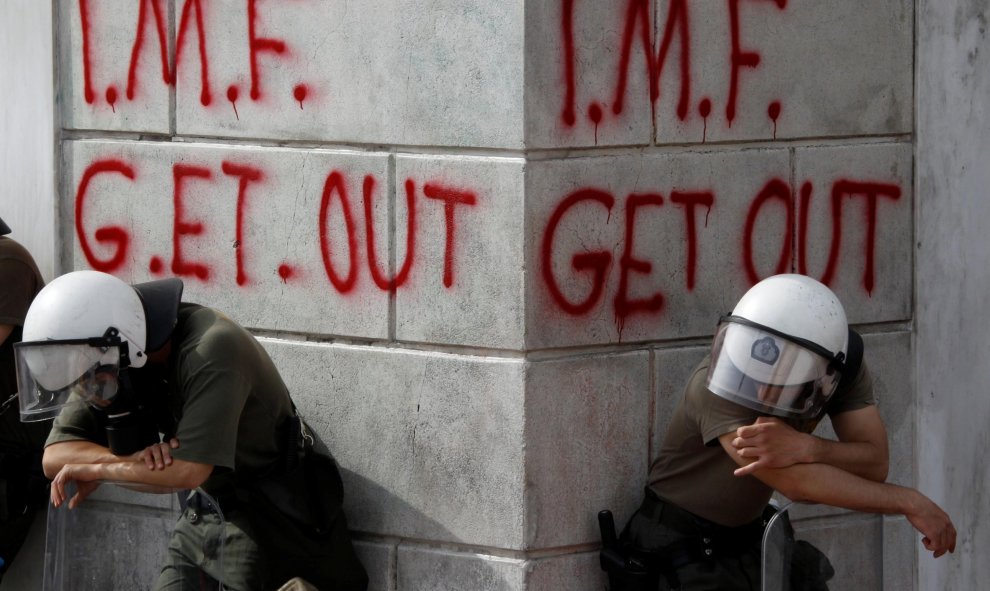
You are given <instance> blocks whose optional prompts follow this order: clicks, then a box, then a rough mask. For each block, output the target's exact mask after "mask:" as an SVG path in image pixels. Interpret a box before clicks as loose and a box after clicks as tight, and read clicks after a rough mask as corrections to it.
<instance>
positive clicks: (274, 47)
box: [78, 0, 310, 119]
mask: <svg viewBox="0 0 990 591" xmlns="http://www.w3.org/2000/svg"><path fill="white" fill-rule="evenodd" d="M258 2H259V0H247V2H246V11H247V15H246V16H247V24H248V26H247V32H246V36H247V48H248V58H249V59H248V64H247V65H248V73H249V75H250V80H251V84H250V90H249V96H250V98H251V100H252V101H258V100H261V98H262V94H263V93H262V67H261V63H260V58H261V56H262V55H263V54H273V55H275V56H279V57H285V56H286V55H287V54H288V53H289V46H288V44H287V43H286V42H285V41H284V40H283V39H275V38H270V37H263V36H261V35H260V34H259V32H258V28H259V20H260V19H259V16H258V8H257V5H258ZM176 4H177V5H178V2H177V3H176ZM78 6H79V14H80V29H81V31H80V34H81V37H82V65H83V88H84V90H83V96H84V99H85V101H86V103H88V104H91V105H92V104H94V103H95V101H96V97H97V93H96V90H95V87H94V82H93V79H94V60H93V55H94V54H95V53H98V50H99V47H98V46H96V41H97V39H95V38H94V33H93V24H94V23H93V18H94V14H93V10H92V7H91V6H90V0H78ZM208 6H209V3H205V2H203V0H184V2H183V3H182V7H181V10H180V13H179V15H180V16H179V22H178V26H177V31H176V40H175V48H174V50H175V58H174V65H172V66H170V64H169V56H170V53H169V38H168V34H167V19H166V13H165V8H164V5H163V0H138V15H137V21H136V23H135V29H134V30H135V35H134V43H133V45H132V46H131V51H130V59H129V60H128V62H127V86H126V88H125V96H126V97H127V99H128V100H129V101H134V100H135V99H137V98H138V97H139V96H140V95H141V85H140V67H139V62H140V58H141V54H142V52H143V51H144V48H145V41H146V39H147V37H148V29H149V27H152V26H153V27H154V32H155V34H156V37H157V40H158V53H159V56H160V61H161V77H162V81H163V82H164V84H165V86H166V87H168V86H175V84H176V80H177V78H178V70H179V65H180V64H181V63H182V56H183V52H184V51H185V50H186V49H187V45H189V44H190V43H192V41H190V40H189V39H188V37H189V35H190V30H191V28H195V34H196V41H195V42H196V45H197V50H198V52H199V80H200V94H199V101H200V103H201V104H202V105H203V106H209V105H210V104H211V103H212V102H213V91H212V89H211V76H210V52H209V49H208V45H209V43H208V42H209V40H210V39H211V36H210V35H209V33H210V29H209V24H208V23H207V12H206V11H205V9H206V8H207V7H208ZM97 16H99V17H102V18H109V16H104V15H102V14H98V15H97ZM291 91H292V96H293V97H294V99H295V101H296V102H298V103H299V106H300V108H302V105H303V102H304V101H305V100H306V98H307V97H308V95H309V92H310V89H309V86H308V85H307V84H305V83H299V84H296V85H295V86H294V87H293V88H292V89H291ZM106 99H107V103H108V104H110V106H111V108H113V110H114V112H116V110H117V105H116V102H117V100H118V91H117V89H116V88H114V87H112V86H111V87H109V88H107V90H106ZM237 99H238V89H237V87H236V86H235V85H231V86H229V87H228V89H227V100H229V101H230V102H231V104H232V106H233V107H234V113H235V115H236V116H237V118H238V119H240V115H239V114H238V113H237V104H236V103H237Z"/></svg>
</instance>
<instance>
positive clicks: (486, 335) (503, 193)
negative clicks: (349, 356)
mask: <svg viewBox="0 0 990 591" xmlns="http://www.w3.org/2000/svg"><path fill="white" fill-rule="evenodd" d="M524 166H525V160H523V159H521V158H492V157H484V158H481V157H477V158H471V157H462V156H459V157H455V156H412V155H409V156H406V155H400V156H398V157H397V158H396V163H395V183H396V190H395V196H396V197H395V203H396V204H395V206H394V207H395V211H396V215H395V230H394V231H393V232H392V235H393V236H394V240H395V245H394V247H393V250H394V251H395V253H396V255H395V262H394V264H393V267H394V268H395V269H398V270H399V272H401V269H402V268H403V267H404V266H405V265H406V264H408V265H409V269H410V273H409V275H408V282H407V283H405V284H403V288H402V289H401V290H400V291H397V294H396V303H395V318H396V320H395V323H396V327H395V338H397V339H399V340H401V341H413V342H427V343H449V344H454V345H471V346H477V347H488V348H497V349H514V350H520V349H523V348H524V344H525V343H524V338H525V316H524V310H525V299H524V297H523V286H524V285H525V283H526V282H527V280H528V275H527V273H526V271H527V270H526V267H525V260H524V256H523V247H524V244H525V232H524V227H523V224H522V223H520V220H521V219H522V217H523V209H524V207H525V205H524V197H525V193H524V186H523V173H524ZM417 179H422V180H419V181H418V180H417ZM410 183H412V184H410ZM410 189H412V190H413V192H414V193H415V194H417V195H418V197H417V201H416V202H415V205H414V207H415V210H416V211H415V216H414V219H413V220H410V216H409V207H408V199H407V196H408V191H409V190H410ZM410 232H413V233H414V234H415V237H416V238H415V243H414V249H413V250H414V252H412V253H410V252H409V248H408V246H409V241H408V236H409V233H410ZM393 276H395V273H394V272H393Z"/></svg>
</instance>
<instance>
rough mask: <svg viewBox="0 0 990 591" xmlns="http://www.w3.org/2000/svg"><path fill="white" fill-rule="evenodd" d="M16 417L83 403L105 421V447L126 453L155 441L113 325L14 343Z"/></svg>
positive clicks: (46, 415)
mask: <svg viewBox="0 0 990 591" xmlns="http://www.w3.org/2000/svg"><path fill="white" fill-rule="evenodd" d="M14 356H15V359H16V364H17V387H18V397H19V398H20V411H21V420H22V421H25V422H28V421H41V420H45V419H50V418H53V417H55V416H57V415H58V414H59V413H60V412H62V410H63V409H67V408H72V407H78V406H81V405H88V406H89V408H90V409H92V411H93V412H94V413H96V415H97V417H98V419H99V421H100V423H101V424H102V425H105V428H106V435H107V441H108V444H109V447H110V451H111V452H112V453H113V454H114V455H117V456H125V455H129V454H132V453H134V452H136V451H139V450H142V449H144V448H145V447H147V446H149V445H152V444H153V443H157V442H158V441H159V435H158V429H157V426H156V423H155V420H154V417H153V416H152V413H151V412H150V408H149V406H148V405H147V404H143V401H142V399H141V396H139V395H138V393H137V392H135V391H134V388H133V387H132V383H131V379H130V375H129V372H130V370H129V368H128V362H127V360H128V358H129V357H128V344H127V342H126V341H123V340H122V339H121V338H120V335H119V332H118V331H117V329H115V328H109V329H107V331H106V333H104V335H103V336H102V337H93V338H88V339H66V340H50V341H33V342H21V343H17V344H15V345H14Z"/></svg>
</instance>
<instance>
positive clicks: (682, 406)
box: [622, 357, 875, 591]
mask: <svg viewBox="0 0 990 591" xmlns="http://www.w3.org/2000/svg"><path fill="white" fill-rule="evenodd" d="M709 362H710V359H709V358H708V357H706V358H705V359H704V360H702V362H701V363H700V364H698V366H697V367H696V368H695V370H694V372H693V373H692V375H691V378H690V379H689V381H688V384H687V386H686V388H685V393H684V396H683V397H682V399H681V401H680V403H679V404H678V405H677V408H676V409H675V411H674V414H673V416H672V418H671V421H670V425H669V426H668V429H667V434H666V436H665V438H664V442H663V445H662V446H661V450H660V454H659V456H658V457H657V459H656V460H655V461H654V462H653V465H652V466H651V467H650V478H649V486H648V488H647V491H646V497H645V499H644V500H643V505H642V507H640V509H639V511H637V512H636V513H635V514H634V515H633V517H632V518H631V519H630V520H629V523H628V524H627V526H626V528H625V530H624V531H623V534H622V536H623V542H624V543H625V544H626V545H627V548H628V549H629V551H631V552H632V553H633V554H635V553H637V552H638V553H641V554H643V555H644V560H648V561H650V562H646V564H650V565H652V566H653V569H654V571H655V572H656V574H657V576H658V577H659V579H660V581H659V588H660V589H678V588H679V589H684V590H688V591H705V590H713V591H714V590H723V591H734V590H739V591H751V590H756V589H759V588H760V570H761V551H760V543H761V540H762V536H763V526H764V522H765V520H766V519H768V516H767V503H768V502H769V501H770V497H771V496H772V494H773V489H771V488H770V487H769V486H767V485H765V484H764V483H763V482H762V481H760V480H759V479H757V478H756V477H755V476H751V475H750V476H743V477H738V476H735V475H734V474H733V471H734V470H735V469H736V468H737V467H738V464H736V462H735V461H734V460H733V459H732V458H731V457H730V456H729V455H728V454H727V453H726V452H725V450H724V449H723V448H722V446H721V444H720V442H719V437H721V436H722V435H724V434H726V433H731V432H733V431H735V430H736V429H738V428H739V427H743V426H746V425H751V424H753V422H755V421H756V419H757V418H758V417H760V416H762V415H761V413H759V412H758V411H755V410H751V409H749V408H747V407H745V406H742V405H739V404H736V403H734V402H730V401H729V400H726V399H724V398H722V397H720V396H717V395H715V394H713V393H712V392H710V391H709V390H708V389H707V388H706V386H705V379H706V376H707V370H708V364H709ZM874 403H875V402H874V399H873V384H872V379H871V378H870V373H869V370H868V369H867V367H866V364H865V363H862V364H860V365H859V371H858V373H857V374H856V375H855V377H854V379H851V380H850V381H849V382H848V383H847V384H846V385H845V386H844V387H843V388H841V389H840V390H839V391H838V392H836V393H835V394H834V395H833V396H832V397H831V398H830V399H829V400H828V402H827V403H826V404H825V407H824V408H823V409H822V412H821V413H820V414H819V415H818V416H816V417H813V418H811V419H805V420H794V419H782V420H784V422H786V423H788V424H789V425H790V426H791V427H793V428H794V429H797V430H798V431H801V432H803V433H811V432H812V431H814V429H815V427H816V426H817V425H818V423H819V422H820V421H821V419H822V418H824V416H825V415H826V414H828V415H829V416H835V415H838V414H841V413H843V412H849V411H853V410H858V409H861V408H864V407H866V406H869V405H872V404H874ZM788 527H789V525H788ZM793 547H794V545H793V544H791V545H789V546H788V548H793ZM800 547H801V550H802V552H806V553H811V554H813V555H814V556H813V557H812V558H813V559H809V560H807V561H802V563H804V562H807V563H808V564H815V565H817V564H819V562H821V561H823V562H821V563H822V564H824V565H828V561H827V559H826V558H825V557H824V555H821V553H820V552H818V551H817V549H815V548H814V547H813V546H811V545H810V544H803V545H801V546H800ZM819 556H820V558H821V561H817V559H818V557H819ZM816 561H817V562H816ZM829 568H830V567H829ZM827 570H828V569H826V568H824V567H822V568H821V569H819V571H816V573H815V574H813V575H810V576H806V575H804V574H802V575H801V576H800V577H799V578H801V579H804V580H805V581H806V582H808V583H809V584H810V583H813V584H816V585H817V584H820V586H818V587H800V588H809V589H824V588H826V587H825V586H824V581H825V579H827V576H826V575H827ZM802 584H804V583H802Z"/></svg>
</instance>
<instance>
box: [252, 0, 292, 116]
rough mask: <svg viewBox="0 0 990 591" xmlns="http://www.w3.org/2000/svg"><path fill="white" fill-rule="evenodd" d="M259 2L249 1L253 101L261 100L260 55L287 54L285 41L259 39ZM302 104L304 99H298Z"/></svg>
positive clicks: (255, 0) (256, 0)
mask: <svg viewBox="0 0 990 591" xmlns="http://www.w3.org/2000/svg"><path fill="white" fill-rule="evenodd" d="M257 3H258V0H248V51H249V53H250V56H251V99H253V100H258V99H259V98H261V74H260V72H259V69H258V54H259V53H261V52H269V53H274V54H279V55H280V54H283V53H285V50H286V46H285V41H283V40H281V39H269V38H266V37H258V33H257V31H256V28H257V26H258V25H257V22H258V8H257ZM296 100H298V101H299V102H300V103H301V102H302V99H299V98H298V97H297V99H296Z"/></svg>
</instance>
